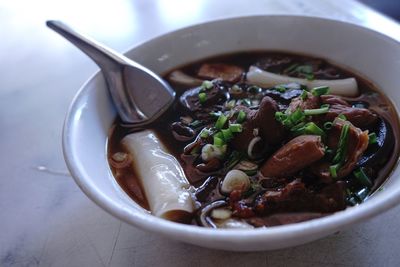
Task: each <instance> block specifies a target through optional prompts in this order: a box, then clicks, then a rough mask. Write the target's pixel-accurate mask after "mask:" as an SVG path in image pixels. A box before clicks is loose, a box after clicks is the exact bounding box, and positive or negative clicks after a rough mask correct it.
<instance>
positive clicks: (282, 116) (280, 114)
mask: <svg viewBox="0 0 400 267" xmlns="http://www.w3.org/2000/svg"><path fill="white" fill-rule="evenodd" d="M287 118H288V115H287V114H284V113H283V112H280V111H277V112H275V119H276V120H277V121H279V122H283V121H284V120H286V119H287Z"/></svg>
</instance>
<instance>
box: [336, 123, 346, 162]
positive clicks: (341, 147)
mask: <svg viewBox="0 0 400 267" xmlns="http://www.w3.org/2000/svg"><path fill="white" fill-rule="evenodd" d="M349 128H350V126H349V124H348V123H346V124H344V125H343V127H342V130H341V132H340V138H339V144H338V148H337V150H336V155H335V157H334V158H333V163H342V162H343V161H344V160H345V156H346V151H347V141H348V137H349Z"/></svg>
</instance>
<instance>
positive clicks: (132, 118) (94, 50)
mask: <svg viewBox="0 0 400 267" xmlns="http://www.w3.org/2000/svg"><path fill="white" fill-rule="evenodd" d="M46 24H47V26H48V27H49V28H51V29H53V30H54V31H56V32H57V33H59V34H60V35H62V36H63V37H65V38H66V39H67V40H68V41H70V42H71V43H72V44H74V45H75V46H76V47H77V48H79V49H80V50H82V52H84V53H85V54H86V55H88V56H89V57H90V58H91V59H92V60H93V61H94V62H96V64H97V65H98V66H99V67H100V68H101V70H102V73H103V75H104V78H105V80H106V83H107V87H108V91H109V93H110V95H111V98H112V100H113V103H114V105H115V108H116V110H117V112H118V114H119V116H120V118H121V120H122V124H123V125H125V126H127V127H139V126H143V125H146V124H149V123H151V122H152V121H154V120H155V119H157V118H158V117H159V116H160V115H162V114H163V113H164V112H165V111H166V110H167V109H168V107H169V106H170V105H171V104H172V103H173V101H174V99H175V92H174V90H173V89H172V88H171V87H170V86H169V84H168V83H166V82H165V81H164V80H163V79H162V78H161V77H159V76H158V75H157V74H155V73H154V72H153V71H151V70H149V69H147V68H146V67H144V66H142V65H140V64H139V63H137V62H134V61H133V60H131V59H129V58H127V57H125V56H124V55H122V54H119V53H117V52H115V51H113V50H112V49H110V48H108V47H106V46H104V45H102V44H100V43H98V42H96V41H95V40H93V39H91V38H90V37H87V36H85V35H83V34H81V33H78V32H77V31H75V30H74V29H72V28H71V27H69V26H68V25H66V24H64V23H63V22H61V21H56V20H49V21H47V22H46Z"/></svg>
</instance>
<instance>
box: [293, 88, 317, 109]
mask: <svg viewBox="0 0 400 267" xmlns="http://www.w3.org/2000/svg"><path fill="white" fill-rule="evenodd" d="M320 106H321V104H320V100H319V97H317V96H314V95H313V94H311V93H309V92H307V97H306V98H305V99H303V98H302V97H301V96H299V97H296V98H293V99H292V101H291V102H290V104H289V107H288V109H289V110H290V111H291V112H295V111H296V110H297V109H300V110H305V109H315V108H319V107H320Z"/></svg>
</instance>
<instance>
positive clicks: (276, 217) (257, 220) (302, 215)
mask: <svg viewBox="0 0 400 267" xmlns="http://www.w3.org/2000/svg"><path fill="white" fill-rule="evenodd" d="M329 214H330V213H319V212H289V213H278V214H272V215H269V216H264V217H253V218H250V219H247V222H248V223H249V224H251V225H253V226H255V227H262V226H267V227H270V226H277V225H285V224H291V223H299V222H304V221H309V220H312V219H317V218H321V217H324V216H327V215H329Z"/></svg>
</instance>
